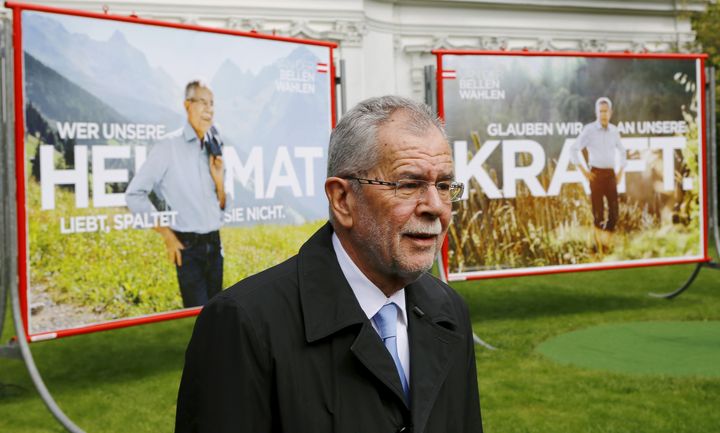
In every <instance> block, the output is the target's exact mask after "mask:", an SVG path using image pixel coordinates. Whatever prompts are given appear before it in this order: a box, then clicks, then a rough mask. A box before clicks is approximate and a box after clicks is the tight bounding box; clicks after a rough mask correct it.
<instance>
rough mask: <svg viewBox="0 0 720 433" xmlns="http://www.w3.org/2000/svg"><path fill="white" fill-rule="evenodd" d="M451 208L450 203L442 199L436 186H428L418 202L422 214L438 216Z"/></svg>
mask: <svg viewBox="0 0 720 433" xmlns="http://www.w3.org/2000/svg"><path fill="white" fill-rule="evenodd" d="M450 206H451V205H450V203H448V202H446V201H445V200H443V199H442V197H440V192H439V191H438V189H437V187H436V186H435V185H434V184H428V185H427V188H426V189H425V191H424V192H423V194H422V195H421V196H420V199H419V200H418V205H417V210H418V211H419V212H420V213H426V214H431V215H433V216H438V215H440V214H442V213H443V212H444V211H445V210H447V208H448V207H450Z"/></svg>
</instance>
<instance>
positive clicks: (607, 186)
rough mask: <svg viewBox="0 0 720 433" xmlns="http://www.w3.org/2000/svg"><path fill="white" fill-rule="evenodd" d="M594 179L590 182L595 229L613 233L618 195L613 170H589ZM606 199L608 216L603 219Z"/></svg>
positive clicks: (593, 168)
mask: <svg viewBox="0 0 720 433" xmlns="http://www.w3.org/2000/svg"><path fill="white" fill-rule="evenodd" d="M591 170H592V173H593V174H594V175H595V179H593V181H592V182H590V194H591V200H592V212H593V223H594V224H595V227H597V228H599V229H602V230H606V231H609V232H611V231H614V230H615V226H616V225H617V220H618V194H617V181H616V179H615V170H614V169H612V168H595V167H592V168H591ZM603 198H605V199H607V207H608V215H607V219H605V202H604V200H603Z"/></svg>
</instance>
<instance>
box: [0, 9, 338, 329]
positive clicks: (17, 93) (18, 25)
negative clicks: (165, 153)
mask: <svg viewBox="0 0 720 433" xmlns="http://www.w3.org/2000/svg"><path fill="white" fill-rule="evenodd" d="M5 7H7V8H9V9H12V14H13V15H12V16H13V62H14V64H13V79H14V103H15V112H14V113H15V175H16V178H15V180H16V182H15V183H16V197H17V198H16V204H17V230H18V269H17V272H18V292H19V298H20V308H21V315H22V320H23V324H22V325H23V328H24V329H25V335H27V340H28V341H29V342H36V341H45V340H53V339H56V338H60V337H69V336H73V335H81V334H88V333H92V332H98V331H105V330H109V329H117V328H124V327H128V326H135V325H143V324H147V323H154V322H161V321H165V320H172V319H181V318H185V317H190V316H196V315H198V314H200V311H201V310H202V307H195V308H187V309H181V310H175V311H170V312H164V313H155V314H151V315H146V316H140V317H135V318H127V319H117V320H112V321H107V322H103V323H98V324H93V325H86V326H81V327H76V328H69V329H61V330H57V331H52V332H43V333H39V334H33V335H31V334H30V332H29V331H30V330H29V328H28V309H27V307H28V298H27V289H28V274H29V267H28V266H29V264H28V259H27V258H28V241H27V236H28V233H27V215H26V209H25V206H26V203H25V140H24V135H25V119H24V115H25V113H24V106H23V102H24V94H23V69H22V65H23V62H22V59H23V51H22V12H23V11H33V12H46V13H54V14H59V15H70V16H77V17H85V18H98V19H105V20H110V21H121V22H126V23H133V24H143V25H151V26H157V27H167V28H175V29H182V30H192V31H199V32H205V33H218V34H225V35H233V36H241V37H248V38H256V39H269V40H274V41H282V42H291V43H298V44H305V45H315V46H321V47H327V48H328V50H329V61H330V65H329V74H330V77H329V80H328V81H329V83H330V119H331V125H330V126H331V128H335V125H336V123H337V112H336V111H337V109H336V107H337V101H336V93H335V85H336V84H335V63H334V59H333V50H334V49H335V48H337V46H338V44H337V43H335V42H329V41H319V40H312V39H302V38H294V37H287V36H276V35H268V34H262V33H257V32H254V31H253V32H245V31H239V30H230V29H222V28H214V27H206V26H200V25H191V24H180V23H172V22H165V21H160V20H153V19H145V18H139V17H138V16H137V15H134V14H133V15H129V16H124V15H115V14H109V13H96V12H88V11H81V10H74V9H63V8H57V7H52V6H40V5H33V4H26V3H20V2H14V1H7V2H5Z"/></svg>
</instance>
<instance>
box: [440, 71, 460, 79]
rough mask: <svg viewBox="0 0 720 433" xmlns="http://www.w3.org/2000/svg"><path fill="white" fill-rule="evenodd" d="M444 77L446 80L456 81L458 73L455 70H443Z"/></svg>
mask: <svg viewBox="0 0 720 433" xmlns="http://www.w3.org/2000/svg"><path fill="white" fill-rule="evenodd" d="M442 77H443V78H444V79H446V80H454V79H455V78H457V73H456V72H455V70H454V69H443V71H442Z"/></svg>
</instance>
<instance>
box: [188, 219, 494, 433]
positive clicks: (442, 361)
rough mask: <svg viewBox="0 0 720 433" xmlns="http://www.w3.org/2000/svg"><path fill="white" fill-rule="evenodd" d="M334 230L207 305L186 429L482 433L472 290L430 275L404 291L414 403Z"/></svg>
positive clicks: (197, 338)
mask: <svg viewBox="0 0 720 433" xmlns="http://www.w3.org/2000/svg"><path fill="white" fill-rule="evenodd" d="M331 234H332V228H331V227H330V225H329V224H328V225H325V226H324V227H323V228H321V229H320V230H319V231H318V232H317V233H315V235H313V237H312V238H310V239H309V240H308V241H307V242H306V243H305V245H303V247H302V248H301V249H300V251H299V253H298V255H296V256H295V257H293V258H291V259H289V260H288V261H286V262H284V263H282V264H280V265H278V266H275V267H273V268H270V269H268V270H266V271H264V272H261V273H260V274H257V275H255V276H252V277H249V278H247V279H245V280H243V281H241V282H240V283H238V284H236V285H235V286H233V287H232V288H230V289H228V290H226V291H224V292H222V293H221V294H219V295H217V296H215V297H214V298H213V299H212V300H211V301H210V303H209V304H208V305H207V306H206V307H205V308H204V309H203V311H202V313H201V314H200V316H199V317H198V319H197V322H196V324H195V329H194V331H193V335H192V338H191V341H190V344H189V346H188V349H187V353H186V359H185V369H184V371H183V376H182V382H181V384H180V391H179V395H178V406H177V418H176V432H178V433H186V432H187V433H189V432H208V433H210V432H212V433H222V432H242V433H244V432H247V433H264V432H292V433H296V432H297V433H324V432H327V433H346V432H347V433H351V432H352V433H386V432H387V433H391V432H399V431H405V432H414V433H465V432H473V433H476V432H482V425H481V419H480V403H479V399H478V390H477V377H476V371H475V354H474V347H473V335H472V330H471V328H470V320H469V316H468V310H467V307H466V306H465V304H464V302H463V301H462V299H461V298H460V297H459V296H458V295H457V294H456V293H455V292H454V291H453V290H452V289H450V288H449V287H448V286H447V285H445V284H443V283H441V282H440V281H438V280H437V279H435V278H434V277H432V276H431V275H428V274H425V275H423V276H422V277H421V278H420V279H418V280H417V281H416V282H414V283H412V284H410V285H409V286H408V287H407V288H406V304H407V311H408V339H409V345H410V403H409V406H408V404H407V403H406V402H405V401H404V398H403V393H402V387H401V384H400V379H399V377H398V374H397V370H396V369H395V365H394V363H393V361H392V358H391V357H390V354H389V353H388V352H387V350H386V349H385V347H384V346H383V344H382V341H381V340H380V337H379V336H378V334H377V333H376V332H375V330H374V329H373V327H372V325H371V324H370V322H369V320H368V318H367V316H365V314H364V313H363V311H362V309H361V308H360V305H359V304H358V302H357V300H356V298H355V296H354V294H353V292H352V289H351V288H350V286H349V285H348V283H347V281H346V280H345V277H344V276H343V274H342V271H341V270H340V266H339V264H338V262H337V259H336V258H335V253H334V251H333V247H332V243H331ZM403 429H404V430H403Z"/></svg>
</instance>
